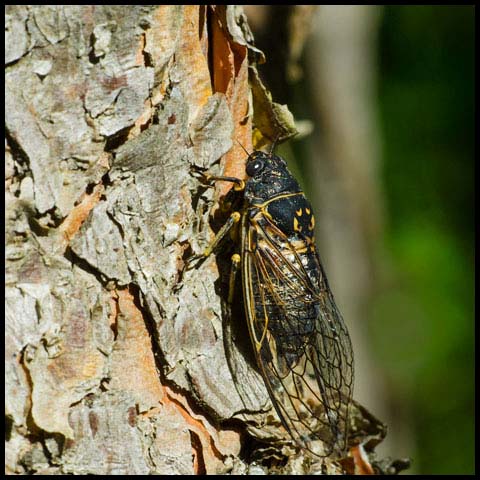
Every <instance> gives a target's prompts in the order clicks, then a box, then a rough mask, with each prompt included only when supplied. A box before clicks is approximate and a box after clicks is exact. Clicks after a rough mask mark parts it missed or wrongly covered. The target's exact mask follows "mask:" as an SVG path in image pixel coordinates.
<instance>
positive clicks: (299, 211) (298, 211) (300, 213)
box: [295, 209, 303, 217]
mask: <svg viewBox="0 0 480 480" xmlns="http://www.w3.org/2000/svg"><path fill="white" fill-rule="evenodd" d="M295 213H296V214H297V216H298V217H301V216H302V213H303V212H302V209H300V210H297V211H296V212H295Z"/></svg>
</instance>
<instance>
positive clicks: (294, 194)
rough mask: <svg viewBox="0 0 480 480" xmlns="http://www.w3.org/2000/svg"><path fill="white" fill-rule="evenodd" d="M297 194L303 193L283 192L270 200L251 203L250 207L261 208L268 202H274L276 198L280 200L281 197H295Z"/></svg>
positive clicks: (301, 193)
mask: <svg viewBox="0 0 480 480" xmlns="http://www.w3.org/2000/svg"><path fill="white" fill-rule="evenodd" d="M297 195H303V192H295V193H284V194H283V195H277V196H276V197H273V198H271V199H270V200H267V201H266V202H263V203H261V204H257V203H252V204H251V205H252V207H257V208H260V209H261V208H264V207H266V206H267V205H268V204H269V203H272V202H275V201H276V200H280V199H282V198H288V197H295V196H297Z"/></svg>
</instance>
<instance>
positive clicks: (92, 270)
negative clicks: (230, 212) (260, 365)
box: [5, 5, 382, 475]
mask: <svg viewBox="0 0 480 480" xmlns="http://www.w3.org/2000/svg"><path fill="white" fill-rule="evenodd" d="M251 41H252V39H251V35H250V33H249V30H248V26H247V24H246V19H245V17H244V16H243V15H242V11H241V9H240V8H238V7H227V8H225V7H208V8H207V7H204V6H195V5H193V6H174V5H170V6H143V7H142V6H117V7H115V6H66V7H63V6H30V7H28V6H7V10H6V50H5V55H6V65H7V67H6V76H5V81H6V162H5V177H6V264H7V265H6V282H7V285H6V418H7V437H6V439H7V441H6V472H7V473H37V474H38V473H50V474H59V473H73V474H124V475H127V474H149V473H150V474H151V473H155V474H189V473H227V472H231V473H275V472H281V473H304V472H307V471H316V470H319V469H320V468H322V465H321V464H320V463H317V464H315V463H313V464H311V462H308V461H305V458H304V457H303V455H302V454H300V455H297V456H290V457H288V452H291V451H292V450H291V449H290V450H289V447H288V445H284V446H276V447H275V448H274V449H273V450H272V452H273V453H269V451H268V448H265V446H263V447H262V446H261V444H260V443H259V440H269V441H270V442H273V441H275V440H277V441H278V440H280V439H282V438H285V432H283V431H282V428H281V427H280V426H279V425H278V421H276V420H275V419H274V416H273V415H272V411H271V406H270V402H269V400H268V395H267V393H266V390H265V387H264V385H263V382H262V380H261V378H260V376H259V374H258V373H257V371H256V369H255V366H254V365H253V364H252V362H251V361H250V360H249V358H248V355H245V354H244V352H243V351H240V350H239V348H240V347H237V346H236V344H235V343H230V344H229V347H228V348H226V347H225V345H226V344H227V343H228V341H227V339H225V338H224V330H225V326H224V323H223V314H222V296H221V295H219V294H218V293H217V292H218V289H217V288H216V286H217V287H218V284H219V271H218V267H217V262H216V261H215V259H214V258H213V257H212V258H211V259H209V260H207V261H206V262H205V263H204V264H203V265H202V267H201V268H198V269H192V270H188V271H186V270H185V269H184V267H185V259H186V258H187V257H188V256H190V255H191V254H192V252H199V251H201V249H202V247H204V246H205V245H206V243H207V242H208V240H209V239H210V238H211V237H212V230H211V228H210V225H209V219H210V214H211V207H212V206H213V205H214V204H215V200H216V199H218V197H219V196H220V195H222V193H224V192H225V189H226V188H228V185H223V186H221V187H222V188H218V189H217V191H216V192H215V191H214V190H213V189H205V188H202V187H201V185H200V184H199V182H198V180H197V179H196V178H195V177H194V175H192V172H193V171H194V170H195V169H204V170H206V169H209V170H210V171H213V172H217V173H219V172H221V171H223V172H224V173H225V174H226V175H235V176H240V177H242V176H244V168H243V166H244V161H245V154H244V152H243V150H242V149H241V147H240V146H239V145H238V144H237V142H235V140H238V141H239V142H241V143H242V144H243V145H244V146H245V147H246V148H247V149H248V150H251V148H252V131H253V138H254V142H255V146H256V147H258V146H261V145H262V144H264V143H266V142H267V141H271V140H273V138H275V137H276V136H280V138H281V139H282V138H288V137H289V136H291V135H292V134H293V133H294V131H295V128H294V126H293V121H292V118H291V115H290V114H289V112H288V109H287V108H286V107H284V106H281V105H277V104H275V103H273V102H272V100H271V98H270V96H269V94H268V92H267V91H266V89H265V88H264V87H263V85H262V83H261V81H260V79H259V78H258V75H257V74H256V70H255V61H261V60H262V54H261V52H259V51H258V50H256V49H255V48H254V47H253V46H252V45H251ZM245 331H246V330H245ZM226 351H229V359H228V360H227V355H226ZM229 364H230V366H232V365H233V366H235V372H234V373H233V374H232V370H231V368H229ZM234 377H235V378H234ZM239 382H240V383H239ZM367 417H368V415H367V414H365V418H367ZM367 423H368V422H367ZM367 423H366V424H367ZM369 425H370V426H369V427H368V428H364V430H361V428H362V426H359V427H358V428H357V430H355V428H354V429H353V431H354V433H355V432H357V436H358V437H359V438H360V437H361V436H362V435H363V437H364V436H365V435H366V434H372V435H373V437H375V438H379V435H381V431H382V428H381V426H379V425H380V424H377V423H375V421H373V420H372V421H370V423H369ZM371 425H374V427H371ZM360 431H362V432H364V433H362V434H360V433H358V432H360ZM365 432H366V433H365ZM379 432H380V433H379ZM363 437H362V438H363ZM375 441H378V440H375ZM375 441H373V440H372V442H373V443H375ZM357 443H358V442H357ZM272 458H273V460H272ZM275 458H278V459H280V460H279V462H276V461H275ZM265 459H270V460H268V461H265ZM282 459H283V460H282ZM287 460H288V462H287ZM285 462H286V464H285ZM353 468H354V467H352V466H350V469H351V470H352V469H353ZM341 470H342V467H341V466H340V465H339V464H335V463H329V462H328V461H326V462H324V463H323V471H329V472H337V473H338V472H340V471H341ZM352 471H353V470H352Z"/></svg>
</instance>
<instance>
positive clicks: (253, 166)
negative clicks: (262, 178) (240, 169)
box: [246, 159, 265, 177]
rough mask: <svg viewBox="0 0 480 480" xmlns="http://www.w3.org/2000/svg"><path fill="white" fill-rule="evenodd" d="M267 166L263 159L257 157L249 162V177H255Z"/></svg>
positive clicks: (247, 169)
mask: <svg viewBox="0 0 480 480" xmlns="http://www.w3.org/2000/svg"><path fill="white" fill-rule="evenodd" d="M264 168H265V162H264V161H263V160H260V159H257V160H254V161H253V162H250V163H248V165H247V168H246V171H247V175H248V176H249V177H254V176H255V175H257V174H258V173H260V172H261V171H262V170H263V169H264Z"/></svg>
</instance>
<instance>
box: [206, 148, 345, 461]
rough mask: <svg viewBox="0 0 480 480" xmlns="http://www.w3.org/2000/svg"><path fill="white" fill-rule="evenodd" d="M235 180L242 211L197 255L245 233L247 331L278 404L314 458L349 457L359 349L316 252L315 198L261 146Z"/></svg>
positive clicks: (236, 261)
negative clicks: (234, 232) (230, 234)
mask: <svg viewBox="0 0 480 480" xmlns="http://www.w3.org/2000/svg"><path fill="white" fill-rule="evenodd" d="M246 174H247V179H246V180H242V179H238V178H232V177H214V176H206V179H207V180H208V181H209V182H214V181H219V180H220V181H227V182H232V183H234V189H232V190H231V192H233V191H235V192H236V194H239V193H240V195H241V202H240V206H239V209H238V210H237V211H234V212H233V213H232V214H231V216H230V218H229V220H228V221H227V222H226V223H225V225H224V226H223V227H222V228H221V229H220V231H219V232H218V234H217V235H216V237H215V239H214V240H213V242H212V243H211V245H210V246H209V247H207V249H206V250H205V252H204V253H203V255H201V256H200V257H203V258H205V257H207V256H208V255H210V253H211V252H212V251H214V250H215V249H216V247H217V246H218V244H219V242H220V241H221V240H222V239H223V238H224V237H225V236H226V234H227V232H228V231H229V230H230V229H232V228H238V229H239V231H240V235H239V236H240V249H239V251H238V252H237V253H235V254H234V255H233V256H232V262H233V264H232V272H233V273H232V274H231V277H230V293H229V302H232V298H233V290H234V284H235V281H234V272H236V271H237V270H238V268H239V266H241V276H242V285H243V299H244V306H245V312H246V317H247V322H248V329H249V332H250V338H251V341H252V345H253V350H254V352H255V358H256V361H257V364H258V368H259V370H260V372H261V375H262V377H263V380H264V382H265V386H266V388H267V390H268V393H269V396H270V399H271V402H272V404H273V406H274V407H275V410H276V412H277V414H278V416H279V418H280V420H281V422H282V424H283V426H284V427H285V429H286V430H287V432H288V433H289V434H290V436H291V438H292V439H293V440H294V441H295V443H296V444H297V445H298V446H299V447H301V448H302V449H305V450H307V451H308V452H311V453H313V454H314V455H316V456H320V457H324V456H330V455H334V454H335V455H339V456H340V455H342V453H344V451H345V448H346V444H347V430H348V411H349V405H350V402H351V399H352V390H353V351H352V345H351V341H350V337H349V334H348V331H347V328H346V326H345V323H344V321H343V319H342V316H341V315H340V313H339V311H338V308H337V306H336V304H335V301H334V298H333V295H332V292H331V290H330V288H329V284H328V281H327V277H326V276H325V272H324V269H323V267H322V264H321V262H320V259H319V255H318V252H317V248H316V244H315V237H314V227H315V219H314V215H313V211H312V207H311V205H310V202H309V201H308V200H307V198H306V197H305V195H304V193H303V191H302V190H301V188H300V186H299V184H298V182H297V180H296V179H295V178H294V177H293V175H292V174H291V173H290V171H289V170H288V168H287V164H286V162H285V161H284V160H283V159H282V158H281V157H279V156H276V155H274V154H272V152H270V153H265V152H262V151H254V152H253V153H252V154H250V155H249V156H248V159H247V162H246Z"/></svg>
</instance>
